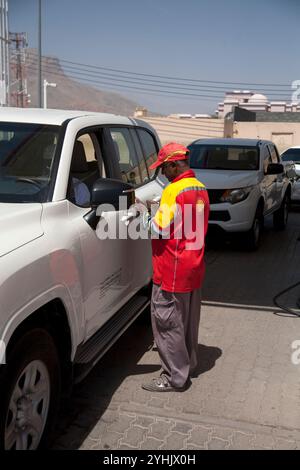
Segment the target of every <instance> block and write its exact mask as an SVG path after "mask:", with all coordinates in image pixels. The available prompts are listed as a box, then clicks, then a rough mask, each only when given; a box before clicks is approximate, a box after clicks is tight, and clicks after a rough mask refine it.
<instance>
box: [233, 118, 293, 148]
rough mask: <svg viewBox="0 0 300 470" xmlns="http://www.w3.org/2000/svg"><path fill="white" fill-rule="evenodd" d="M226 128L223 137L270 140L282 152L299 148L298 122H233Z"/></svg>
mask: <svg viewBox="0 0 300 470" xmlns="http://www.w3.org/2000/svg"><path fill="white" fill-rule="evenodd" d="M230 127H231V126H229V125H228V127H226V131H225V136H226V137H235V138H248V139H267V140H272V141H273V142H274V143H275V144H276V145H277V147H278V150H279V152H283V151H284V150H285V149H287V148H288V147H291V146H293V145H299V146H300V122H236V121H235V122H234V123H233V126H232V128H230Z"/></svg>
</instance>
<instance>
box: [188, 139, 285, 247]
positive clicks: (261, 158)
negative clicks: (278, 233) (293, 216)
mask: <svg viewBox="0 0 300 470" xmlns="http://www.w3.org/2000/svg"><path fill="white" fill-rule="evenodd" d="M189 149H190V152H191V156H190V165H191V167H192V168H193V169H194V171H195V173H196V176H197V178H198V179H199V180H200V181H201V182H202V183H204V184H205V186H206V188H207V190H208V194H209V199H210V204H211V211H210V219H209V228H210V229H219V230H222V231H224V232H227V233H234V232H241V233H243V235H244V237H245V241H246V242H247V245H248V247H249V248H250V249H256V248H257V247H258V245H259V239H260V234H261V230H262V227H263V221H264V217H265V216H267V215H269V214H273V220H274V226H275V227H276V228H277V229H284V228H285V226H286V224H287V220H288V206H289V201H290V197H291V183H290V180H289V178H288V177H287V175H286V173H285V171H284V167H283V165H282V162H281V159H280V156H279V154H278V151H277V149H276V147H275V145H274V144H273V143H272V142H270V141H266V140H255V139H200V140H196V141H195V142H193V143H192V144H190V145H189Z"/></svg>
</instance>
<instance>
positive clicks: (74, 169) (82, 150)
mask: <svg viewBox="0 0 300 470" xmlns="http://www.w3.org/2000/svg"><path fill="white" fill-rule="evenodd" d="M104 173H105V172H104V166H103V161H102V157H101V151H100V146H99V144H98V140H97V137H96V135H95V134H94V133H93V132H91V133H85V134H82V135H81V136H80V137H78V138H77V139H76V141H75V143H74V148H73V155H72V160H71V168H70V178H69V189H68V199H69V200H70V201H72V202H73V203H74V204H76V205H78V206H82V207H87V206H89V204H90V196H91V189H92V187H93V184H94V183H95V181H96V180H97V179H99V178H100V177H102V176H105V174H104Z"/></svg>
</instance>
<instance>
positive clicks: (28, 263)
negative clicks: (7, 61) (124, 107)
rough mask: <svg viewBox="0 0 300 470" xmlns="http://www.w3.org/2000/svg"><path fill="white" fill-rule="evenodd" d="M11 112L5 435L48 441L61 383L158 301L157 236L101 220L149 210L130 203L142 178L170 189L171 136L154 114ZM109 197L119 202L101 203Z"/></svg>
mask: <svg viewBox="0 0 300 470" xmlns="http://www.w3.org/2000/svg"><path fill="white" fill-rule="evenodd" d="M0 114H1V122H0V240H1V243H0V341H1V342H0V352H2V353H3V352H4V350H5V351H6V364H3V365H1V366H0V447H1V448H5V449H36V448H37V447H38V446H39V445H41V444H42V443H44V442H46V437H47V436H48V434H49V431H50V430H51V429H52V427H53V422H54V417H55V414H56V411H57V406H58V403H59V397H60V394H61V391H62V390H64V389H66V388H68V387H69V385H70V383H71V381H72V379H73V380H74V381H75V382H76V381H79V380H80V379H82V378H83V377H84V376H85V375H86V374H87V373H88V372H89V371H90V369H91V368H92V367H93V365H94V364H95V363H96V362H97V361H98V360H99V358H100V357H101V356H102V355H103V354H104V353H105V352H106V351H107V349H108V348H109V347H110V346H111V345H112V344H113V343H114V341H116V339H117V338H118V337H119V336H120V335H121V334H122V332H123V331H124V330H125V329H126V328H127V327H128V326H129V325H130V324H131V323H132V322H133V321H134V319H135V318H136V317H137V316H138V315H139V314H140V313H141V312H142V311H143V310H144V309H145V308H146V306H147V305H148V304H149V295H148V291H147V286H149V283H150V281H151V276H152V267H151V248H150V240H148V239H141V238H139V239H135V240H133V239H132V238H131V239H130V238H129V237H128V238H124V239H122V238H117V239H111V238H113V236H112V237H109V236H108V237H107V239H99V237H98V236H97V230H96V229H97V225H98V221H99V220H100V219H101V220H105V221H106V222H107V225H108V227H110V225H109V222H111V221H112V219H114V218H116V217H118V216H120V215H122V217H119V219H118V220H119V221H120V223H121V222H122V221H123V223H124V224H125V226H124V227H122V229H123V230H125V231H126V230H129V229H130V225H131V223H132V220H133V219H134V217H136V218H137V217H140V215H139V213H138V212H136V213H135V214H134V215H133V216H132V214H130V213H129V212H128V208H129V206H130V204H131V202H132V201H134V190H135V192H136V195H137V197H138V198H139V199H140V200H142V201H145V200H147V199H159V198H160V195H161V192H162V190H163V187H164V185H165V181H163V180H160V179H159V178H157V177H156V176H155V174H152V173H151V172H150V170H149V166H150V164H151V163H152V162H153V161H154V160H155V159H156V156H157V152H158V150H159V146H160V143H159V140H158V137H157V135H156V133H155V131H154V130H153V129H152V128H151V127H150V126H149V125H148V124H146V123H144V122H142V121H139V120H133V119H130V118H127V117H122V116H115V115H108V114H100V113H88V112H76V111H61V110H35V109H26V110H24V109H16V108H14V109H13V108H12V109H9V108H7V109H3V108H2V109H1V111H0ZM124 194H126V195H127V199H126V200H127V203H126V204H127V205H126V207H125V208H123V209H122V211H123V213H122V214H120V213H119V212H120V211H121V208H120V207H119V199H118V198H119V196H120V195H124ZM102 203H105V204H112V205H113V206H114V208H115V209H116V210H115V211H112V210H111V209H107V211H106V210H103V211H102V213H101V214H97V207H98V206H99V205H100V204H102ZM135 222H136V220H135ZM108 235H109V234H108ZM2 359H3V358H2ZM2 362H5V361H2Z"/></svg>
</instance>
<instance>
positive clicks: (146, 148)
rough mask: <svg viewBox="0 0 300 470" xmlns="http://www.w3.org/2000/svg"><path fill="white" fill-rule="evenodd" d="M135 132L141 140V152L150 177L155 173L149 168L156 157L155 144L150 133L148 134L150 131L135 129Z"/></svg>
mask: <svg viewBox="0 0 300 470" xmlns="http://www.w3.org/2000/svg"><path fill="white" fill-rule="evenodd" d="M137 133H138V136H139V138H140V141H141V145H142V148H143V152H144V157H145V159H146V162H147V168H148V172H149V175H150V178H152V176H153V175H154V173H155V169H154V170H150V169H149V167H150V165H152V163H154V162H155V161H156V159H157V148H156V145H155V141H154V138H153V137H152V135H151V134H150V132H147V131H145V130H143V129H137Z"/></svg>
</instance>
